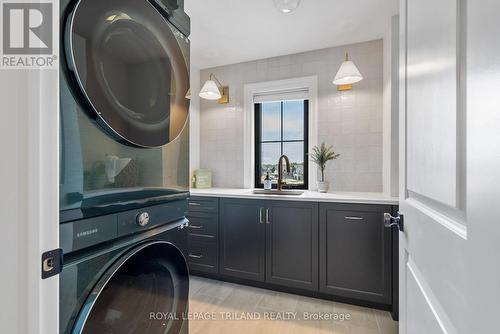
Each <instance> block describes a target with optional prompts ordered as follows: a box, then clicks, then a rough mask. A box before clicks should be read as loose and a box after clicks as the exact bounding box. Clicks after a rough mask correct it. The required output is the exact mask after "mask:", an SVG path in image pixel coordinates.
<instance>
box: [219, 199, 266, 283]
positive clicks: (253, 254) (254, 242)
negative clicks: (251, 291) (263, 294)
mask: <svg viewBox="0 0 500 334" xmlns="http://www.w3.org/2000/svg"><path fill="white" fill-rule="evenodd" d="M220 204H221V205H220V233H219V238H220V252H219V253H220V261H219V262H220V273H221V274H223V275H227V276H232V277H238V278H245V279H250V280H254V281H264V270H265V263H264V259H265V233H266V229H265V227H266V225H265V224H264V222H263V221H262V222H261V220H260V219H259V218H260V213H261V210H262V211H263V210H264V209H263V208H264V206H265V205H264V203H263V202H262V201H259V200H244V199H229V198H223V199H221V201H220Z"/></svg>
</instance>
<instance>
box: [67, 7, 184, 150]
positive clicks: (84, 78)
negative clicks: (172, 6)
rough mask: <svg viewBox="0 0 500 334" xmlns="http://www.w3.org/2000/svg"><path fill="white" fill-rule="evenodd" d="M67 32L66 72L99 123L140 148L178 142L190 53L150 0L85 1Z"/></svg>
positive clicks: (75, 9) (114, 135)
mask: <svg viewBox="0 0 500 334" xmlns="http://www.w3.org/2000/svg"><path fill="white" fill-rule="evenodd" d="M67 27H68V28H67V31H66V38H67V42H68V43H67V45H66V47H67V58H68V64H69V67H70V69H71V70H72V72H73V73H74V76H75V79H76V82H77V85H78V86H79V88H80V90H81V92H82V93H83V97H84V99H85V100H86V102H87V104H88V107H89V108H88V109H89V111H90V113H91V114H92V116H93V117H95V119H96V120H97V121H98V123H99V124H100V125H101V126H103V128H104V129H105V130H106V132H108V133H109V134H111V135H112V136H113V137H115V138H116V139H118V140H120V141H122V142H125V143H128V144H132V145H135V146H141V147H158V146H162V145H165V144H167V143H169V142H170V141H172V140H174V139H175V138H176V137H177V136H178V135H179V133H180V132H181V131H182V129H183V127H184V124H185V123H186V120H187V117H188V109H189V100H188V99H186V97H185V95H186V92H187V91H188V89H189V70H188V64H187V61H186V58H185V55H184V54H183V51H182V49H188V48H189V44H188V42H187V40H186V39H185V38H183V37H181V35H180V33H179V32H177V31H176V30H175V28H173V27H172V26H171V25H170V24H169V23H167V21H166V19H165V18H164V17H163V16H162V15H161V14H160V12H158V10H157V9H156V8H154V7H153V5H152V4H151V3H150V2H149V1H147V0H106V1H102V0H80V1H79V2H78V3H77V4H76V6H75V8H74V10H73V11H72V13H71V14H70V16H69V20H68V25H67Z"/></svg>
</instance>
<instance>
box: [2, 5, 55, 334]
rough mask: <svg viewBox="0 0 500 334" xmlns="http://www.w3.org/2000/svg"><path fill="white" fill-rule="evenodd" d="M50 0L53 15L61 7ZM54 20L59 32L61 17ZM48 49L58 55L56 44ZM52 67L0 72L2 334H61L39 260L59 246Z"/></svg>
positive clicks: (51, 288)
mask: <svg viewBox="0 0 500 334" xmlns="http://www.w3.org/2000/svg"><path fill="white" fill-rule="evenodd" d="M48 1H50V2H51V3H52V5H53V13H56V14H58V13H59V2H58V1H55V0H48ZM45 2H47V1H45ZM52 19H53V21H54V22H53V27H55V28H54V29H57V31H59V15H53V18H52ZM56 36H58V35H57V34H56ZM53 48H54V49H53V50H54V53H55V54H59V51H58V49H59V39H58V38H57V39H56V40H55V41H53ZM55 68H56V69H41V70H35V69H30V70H25V69H16V70H13V69H8V70H0V101H2V110H4V112H2V122H0V145H1V147H2V156H4V157H7V159H6V160H3V161H2V164H1V166H0V184H1V185H2V192H1V193H0V208H1V210H2V213H3V217H2V218H3V223H2V233H1V234H0V252H1V253H2V254H4V255H3V256H2V263H1V264H2V267H3V268H4V271H3V275H1V277H0V289H1V294H2V297H3V298H2V301H1V302H0V332H1V333H38V334H54V333H58V332H59V277H58V276H57V275H56V276H53V277H50V278H48V279H44V280H42V278H41V255H42V253H44V252H46V251H48V250H53V249H56V248H58V247H59V67H58V66H55ZM4 161H6V162H7V163H4ZM5 254H8V256H5ZM5 268H8V269H5Z"/></svg>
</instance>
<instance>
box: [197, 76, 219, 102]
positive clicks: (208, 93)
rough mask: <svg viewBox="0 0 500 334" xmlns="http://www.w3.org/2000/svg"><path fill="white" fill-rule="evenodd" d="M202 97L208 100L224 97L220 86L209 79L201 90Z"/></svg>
mask: <svg viewBox="0 0 500 334" xmlns="http://www.w3.org/2000/svg"><path fill="white" fill-rule="evenodd" d="M199 95H200V97H201V98H202V99H206V100H218V99H220V98H221V97H222V94H221V93H220V90H219V87H218V86H217V84H216V83H215V81H213V80H207V81H206V82H205V84H204V85H203V87H202V88H201V91H200V94H199Z"/></svg>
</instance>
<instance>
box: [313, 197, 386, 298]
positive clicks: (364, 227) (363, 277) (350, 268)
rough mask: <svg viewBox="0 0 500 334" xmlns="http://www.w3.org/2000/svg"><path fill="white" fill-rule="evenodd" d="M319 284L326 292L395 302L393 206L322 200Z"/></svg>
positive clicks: (348, 296)
mask: <svg viewBox="0 0 500 334" xmlns="http://www.w3.org/2000/svg"><path fill="white" fill-rule="evenodd" d="M319 211H320V231H319V242H320V246H319V255H320V271H319V275H320V284H319V289H320V291H321V292H323V293H327V294H331V295H335V296H341V297H345V298H352V299H357V300H365V301H369V302H375V303H380V304H391V303H392V233H391V230H390V229H386V228H384V224H383V214H384V212H392V206H384V205H367V204H363V205H353V204H337V203H335V204H330V203H322V204H320V210H319Z"/></svg>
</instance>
